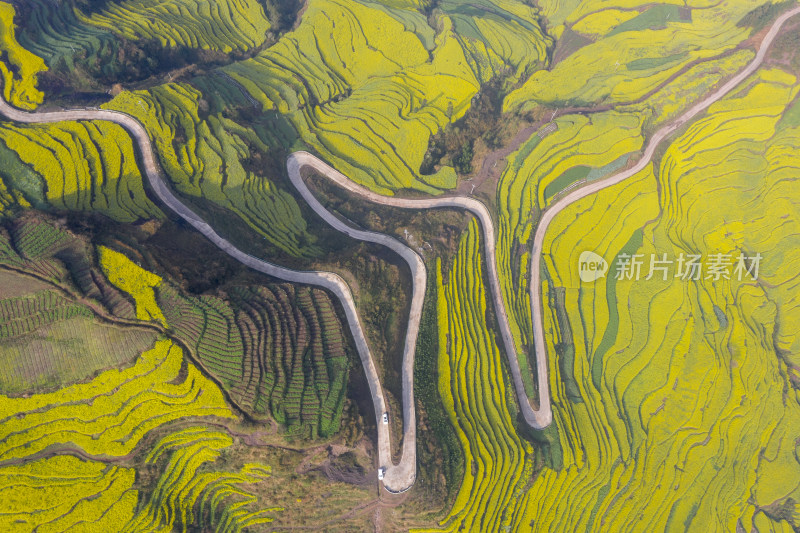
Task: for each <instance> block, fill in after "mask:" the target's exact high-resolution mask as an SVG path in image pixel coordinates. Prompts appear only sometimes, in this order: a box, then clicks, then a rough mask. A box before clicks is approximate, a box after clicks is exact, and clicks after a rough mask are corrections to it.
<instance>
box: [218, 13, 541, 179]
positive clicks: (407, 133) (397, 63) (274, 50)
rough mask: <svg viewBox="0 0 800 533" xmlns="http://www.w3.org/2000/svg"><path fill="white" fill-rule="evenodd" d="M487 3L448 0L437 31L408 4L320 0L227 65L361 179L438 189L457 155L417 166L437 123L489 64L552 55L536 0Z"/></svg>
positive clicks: (451, 116) (464, 101)
mask: <svg viewBox="0 0 800 533" xmlns="http://www.w3.org/2000/svg"><path fill="white" fill-rule="evenodd" d="M486 5H487V6H489V3H487V4H486ZM491 9H492V11H491V12H490V11H482V10H480V9H475V8H472V7H470V6H469V5H467V4H461V3H459V2H451V3H446V5H443V6H442V10H443V11H442V14H441V15H439V16H437V25H438V27H439V28H438V29H439V31H438V34H437V35H436V37H435V38H433V36H432V35H431V33H430V30H429V29H426V27H425V26H426V24H425V22H424V18H421V16H420V13H419V11H417V10H416V9H414V8H412V6H402V7H400V6H397V5H395V4H390V6H379V5H367V4H359V3H355V2H341V1H338V0H316V1H314V2H311V3H310V4H309V6H308V8H307V10H306V11H305V12H304V14H303V19H302V22H301V24H300V26H299V27H298V28H297V30H295V31H293V32H291V33H288V34H286V35H285V36H284V37H283V38H282V39H281V40H280V41H279V42H278V43H277V44H276V45H274V46H272V47H271V48H269V49H268V50H265V51H264V52H263V53H261V54H259V55H258V56H257V57H255V58H253V59H251V60H248V61H244V62H241V63H236V64H233V65H231V66H229V67H225V68H224V71H225V72H226V73H227V74H228V75H230V76H231V77H232V78H234V79H235V80H236V81H238V82H239V83H241V85H242V86H244V87H245V88H246V90H247V91H248V92H249V93H250V94H251V95H252V97H253V98H254V99H255V100H257V101H258V102H259V103H260V104H261V105H262V107H263V109H265V110H276V111H278V112H279V113H281V114H283V115H285V117H286V119H288V120H289V121H290V122H291V124H292V125H293V127H294V128H295V130H296V131H297V132H298V134H299V136H300V137H301V138H302V140H303V142H304V143H305V144H306V145H307V147H308V148H310V149H312V150H314V151H315V152H317V153H319V154H320V156H321V157H322V158H323V159H325V160H326V161H328V162H329V163H330V164H332V165H333V166H334V167H335V168H337V169H338V170H339V171H341V172H343V173H344V174H346V175H347V176H349V177H350V178H351V179H353V180H355V181H356V182H358V183H361V184H364V185H366V186H368V187H370V188H372V189H373V190H376V191H379V192H382V193H391V192H392V191H396V190H398V189H404V188H413V189H418V190H422V191H426V192H429V193H439V192H441V191H442V190H446V189H449V188H452V187H454V186H455V184H456V175H455V172H454V170H453V169H452V168H450V167H443V168H442V169H440V170H439V171H438V172H436V173H435V174H432V175H421V174H420V173H419V168H420V166H421V164H422V160H423V157H424V155H425V151H426V149H427V141H428V138H429V137H430V135H432V134H434V133H436V132H437V131H438V129H439V128H442V127H444V126H445V125H446V124H448V123H450V122H451V121H453V120H455V119H457V118H459V117H461V116H462V115H463V114H464V112H465V111H466V110H467V108H468V107H469V105H470V101H471V98H472V97H473V96H474V95H475V94H476V93H477V92H478V90H479V88H480V83H481V82H482V81H486V80H488V78H489V77H491V76H492V75H493V74H494V73H496V72H498V71H499V70H501V69H503V68H505V67H509V68H511V69H512V70H517V71H518V73H521V72H523V71H525V70H527V69H530V68H532V65H535V64H540V63H541V62H543V61H544V60H545V53H546V49H547V46H548V45H549V42H550V41H549V40H548V38H547V37H546V36H544V35H543V33H542V31H541V29H540V28H539V26H538V22H537V21H536V18H535V12H534V11H533V10H531V8H529V7H524V6H521V5H514V4H510V3H504V2H497V3H492V4H491ZM448 13H452V16H450V15H448ZM461 26H463V27H464V28H465V31H464V33H463V34H461V33H457V28H458V27H461ZM511 28H513V29H514V30H515V32H518V33H515V34H512V33H510V32H509V31H508V30H509V29H511ZM511 35H514V36H513V37H511ZM301 50H302V53H300V52H299V51H301ZM398 51H402V53H401V54H398V53H397V52H398Z"/></svg>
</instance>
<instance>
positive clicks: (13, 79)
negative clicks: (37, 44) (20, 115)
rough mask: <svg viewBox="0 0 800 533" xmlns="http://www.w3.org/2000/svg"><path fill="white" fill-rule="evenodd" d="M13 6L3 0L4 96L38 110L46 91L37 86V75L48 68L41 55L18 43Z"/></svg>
mask: <svg viewBox="0 0 800 533" xmlns="http://www.w3.org/2000/svg"><path fill="white" fill-rule="evenodd" d="M14 14H15V10H14V7H13V6H12V5H11V4H9V3H7V2H0V51H2V54H3V58H4V60H3V61H0V74H1V75H2V77H3V98H4V99H5V100H6V101H8V102H11V103H12V104H13V105H15V106H17V107H21V108H22V109H36V106H38V105H39V104H41V103H42V100H43V98H44V93H42V92H41V91H40V90H38V89H37V88H36V82H37V79H36V75H37V74H39V73H40V72H42V71H44V70H47V66H46V65H45V64H44V60H42V58H40V57H38V56H36V55H34V54H33V53H31V52H29V51H28V50H26V49H25V48H23V47H22V46H20V45H19V43H18V42H17V38H16V35H15V34H16V28H15V26H14Z"/></svg>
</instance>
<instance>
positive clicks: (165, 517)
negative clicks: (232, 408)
mask: <svg viewBox="0 0 800 533" xmlns="http://www.w3.org/2000/svg"><path fill="white" fill-rule="evenodd" d="M232 444H233V440H232V439H231V437H230V436H228V434H227V433H222V432H219V431H210V430H208V429H205V428H202V427H194V428H189V429H184V430H181V431H178V432H176V433H171V434H169V435H168V436H166V437H164V438H162V439H161V440H160V441H159V442H158V443H157V444H156V445H155V446H154V447H153V449H152V451H151V452H150V454H149V455H148V456H147V458H146V459H145V464H153V465H155V464H159V463H163V466H161V468H162V470H161V475H160V477H159V479H158V482H157V485H156V487H155V490H154V491H153V492H152V494H151V495H150V498H149V500H148V501H147V503H146V504H145V505H144V507H143V508H142V509H141V510H140V511H139V513H138V514H137V516H135V517H133V518H132V519H131V520H130V521H129V522H128V523H127V524H126V525H125V526H124V527H123V528H122V529H121V531H125V532H138V531H175V530H176V529H181V530H183V531H186V530H187V528H204V527H214V528H215V529H214V530H215V531H221V532H225V533H230V532H235V531H241V530H243V529H245V530H246V528H252V527H254V526H256V525H259V524H268V523H270V522H272V520H273V518H272V517H271V516H269V515H270V514H272V513H275V512H277V511H282V509H280V508H271V509H253V508H252V507H251V505H252V504H253V503H255V502H256V497H255V496H253V495H252V494H250V493H249V492H248V490H247V485H252V484H255V483H258V482H259V481H262V480H264V479H266V478H268V477H269V476H270V473H271V471H270V468H269V467H265V466H262V465H260V464H246V465H244V467H243V468H242V469H241V471H239V472H219V471H211V472H209V471H207V469H208V467H209V466H211V467H212V468H213V466H212V465H213V463H214V462H215V461H217V460H218V459H219V458H220V455H221V454H222V452H223V451H224V450H225V449H226V448H229V447H230V446H231V445H232ZM226 500H227V503H225V502H226ZM234 502H235V503H234Z"/></svg>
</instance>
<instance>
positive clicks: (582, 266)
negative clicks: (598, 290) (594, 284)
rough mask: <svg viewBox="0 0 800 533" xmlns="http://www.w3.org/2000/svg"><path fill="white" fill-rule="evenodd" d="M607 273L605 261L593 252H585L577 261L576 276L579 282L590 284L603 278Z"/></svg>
mask: <svg viewBox="0 0 800 533" xmlns="http://www.w3.org/2000/svg"><path fill="white" fill-rule="evenodd" d="M606 272H608V263H606V260H605V259H603V258H602V257H600V256H599V255H597V254H596V253H594V252H590V251H588V250H587V251H585V252H583V253H581V256H580V258H579V259H578V275H579V276H580V277H581V281H585V282H590V281H594V280H596V279H600V278H603V277H605V275H606Z"/></svg>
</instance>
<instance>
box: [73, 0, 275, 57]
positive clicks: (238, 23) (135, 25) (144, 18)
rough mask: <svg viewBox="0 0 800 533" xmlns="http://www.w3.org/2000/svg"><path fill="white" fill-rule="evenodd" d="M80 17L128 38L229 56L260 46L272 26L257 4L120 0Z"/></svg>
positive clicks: (246, 0) (239, 0) (231, 0)
mask: <svg viewBox="0 0 800 533" xmlns="http://www.w3.org/2000/svg"><path fill="white" fill-rule="evenodd" d="M78 18H79V19H80V20H81V21H82V22H84V23H85V24H87V25H89V26H90V27H91V26H95V27H98V28H102V29H105V30H110V31H113V32H115V33H119V34H121V35H123V36H125V37H127V38H129V39H134V40H136V39H157V40H159V41H161V42H162V44H164V45H168V46H176V45H183V46H187V47H191V48H206V49H211V50H219V51H222V52H231V51H233V50H241V51H244V50H248V49H250V48H254V47H257V46H259V45H260V44H261V43H263V42H264V41H265V39H266V33H267V31H269V28H270V24H269V20H268V19H267V16H266V14H265V13H264V7H263V4H262V3H261V2H258V1H257V0H223V1H213V0H166V1H164V0H124V1H119V2H108V3H107V4H106V6H105V7H104V9H103V10H102V11H101V12H99V13H92V14H90V15H86V14H83V13H80V14H79V15H78Z"/></svg>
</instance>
